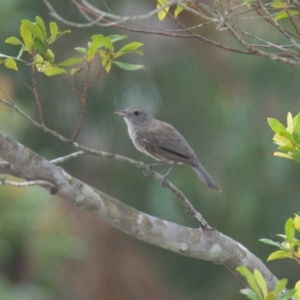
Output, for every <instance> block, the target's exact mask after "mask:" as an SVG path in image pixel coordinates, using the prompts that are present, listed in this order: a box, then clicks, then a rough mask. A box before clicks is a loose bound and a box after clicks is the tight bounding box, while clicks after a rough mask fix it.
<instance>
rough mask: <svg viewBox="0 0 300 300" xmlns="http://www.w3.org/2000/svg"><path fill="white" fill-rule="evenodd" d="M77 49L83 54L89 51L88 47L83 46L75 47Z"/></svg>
mask: <svg viewBox="0 0 300 300" xmlns="http://www.w3.org/2000/svg"><path fill="white" fill-rule="evenodd" d="M75 50H76V51H78V52H81V53H83V54H86V53H87V49H86V48H82V47H76V48H75Z"/></svg>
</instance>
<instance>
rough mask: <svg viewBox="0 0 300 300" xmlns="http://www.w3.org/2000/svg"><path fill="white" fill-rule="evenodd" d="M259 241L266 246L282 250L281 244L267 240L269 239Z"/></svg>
mask: <svg viewBox="0 0 300 300" xmlns="http://www.w3.org/2000/svg"><path fill="white" fill-rule="evenodd" d="M259 241H260V242H263V243H265V244H268V245H272V246H275V247H278V248H280V249H284V247H283V246H282V245H281V243H278V242H274V241H272V240H269V239H260V240H259Z"/></svg>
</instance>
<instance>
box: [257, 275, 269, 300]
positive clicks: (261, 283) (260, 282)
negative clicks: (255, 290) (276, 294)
mask: <svg viewBox="0 0 300 300" xmlns="http://www.w3.org/2000/svg"><path fill="white" fill-rule="evenodd" d="M254 277H255V279H256V282H257V284H258V285H259V287H260V289H261V291H262V293H263V296H264V298H266V297H267V294H268V289H267V284H266V281H265V279H264V278H263V276H262V275H261V273H260V272H259V270H256V269H255V270H254Z"/></svg>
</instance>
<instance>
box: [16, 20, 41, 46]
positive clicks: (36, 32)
mask: <svg viewBox="0 0 300 300" xmlns="http://www.w3.org/2000/svg"><path fill="white" fill-rule="evenodd" d="M21 22H22V25H24V26H25V27H26V28H27V30H28V31H29V32H30V33H31V34H32V35H33V36H34V37H37V38H39V39H40V40H41V41H42V42H46V39H45V37H44V34H43V32H42V29H41V28H40V27H39V26H38V25H36V24H34V23H32V22H31V21H29V20H22V21H21Z"/></svg>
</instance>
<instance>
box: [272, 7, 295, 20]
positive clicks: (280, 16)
mask: <svg viewBox="0 0 300 300" xmlns="http://www.w3.org/2000/svg"><path fill="white" fill-rule="evenodd" d="M295 15H299V12H298V11H296V10H292V9H291V10H288V11H286V10H282V11H280V12H279V13H278V14H276V16H275V18H274V20H275V21H278V20H281V19H285V18H287V17H289V16H295Z"/></svg>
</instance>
